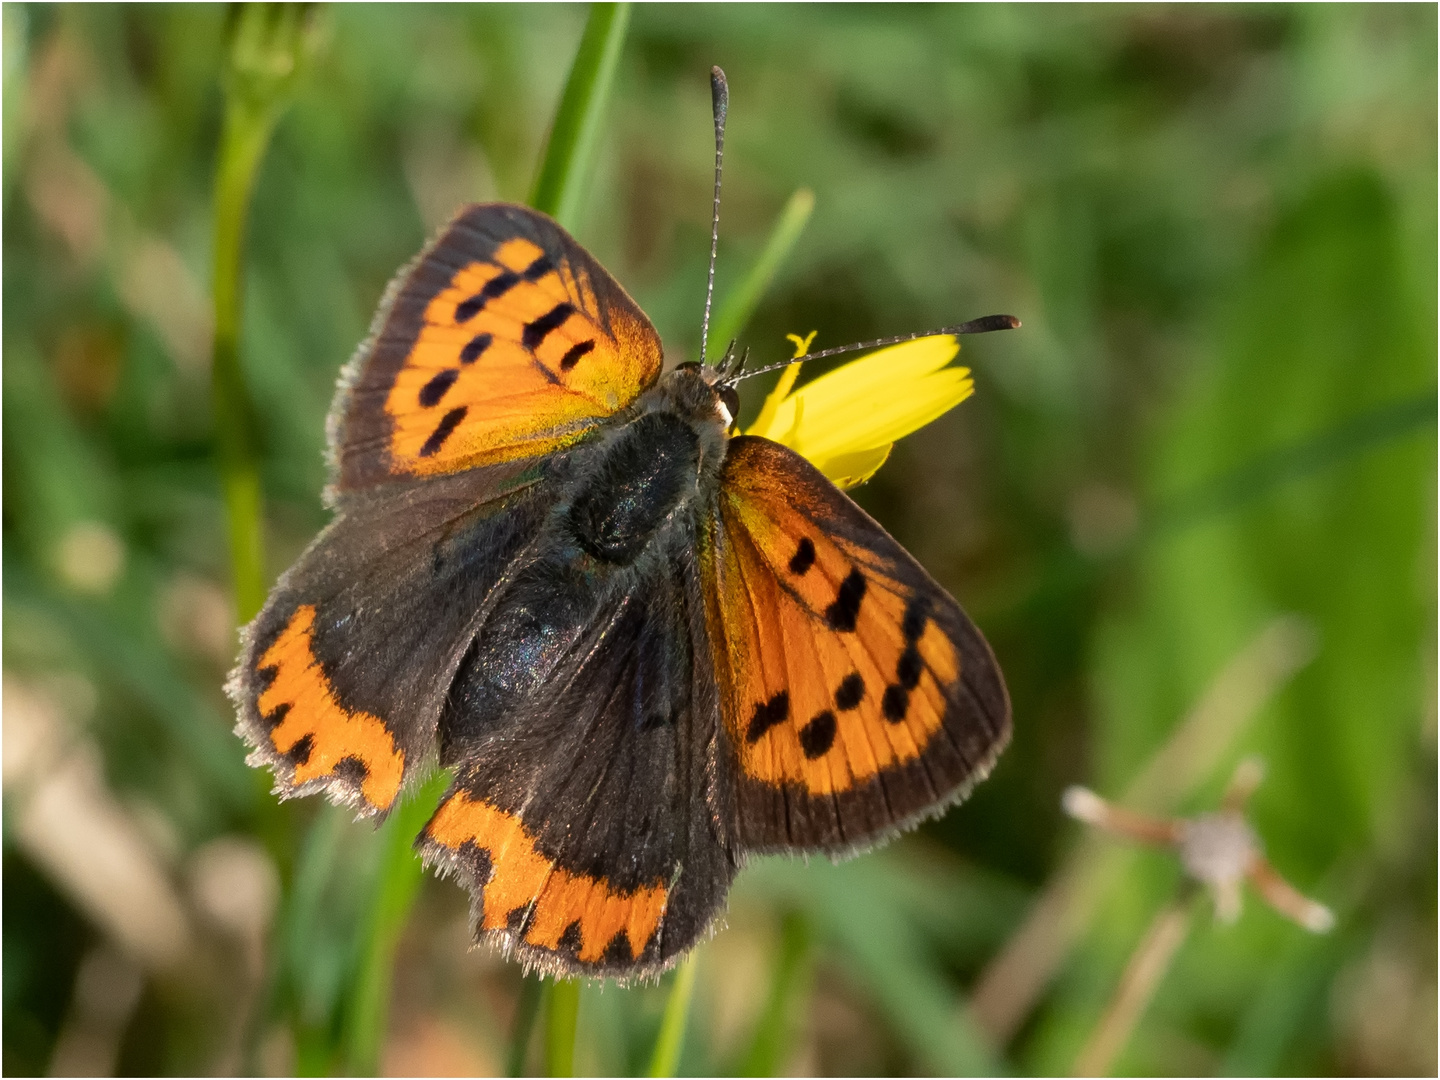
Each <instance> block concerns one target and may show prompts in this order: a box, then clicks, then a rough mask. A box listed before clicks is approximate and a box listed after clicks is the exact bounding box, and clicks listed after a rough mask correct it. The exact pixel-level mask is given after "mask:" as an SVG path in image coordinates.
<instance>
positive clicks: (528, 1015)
mask: <svg viewBox="0 0 1440 1080" xmlns="http://www.w3.org/2000/svg"><path fill="white" fill-rule="evenodd" d="M544 996H545V982H544V980H542V979H540V978H539V977H538V976H537V977H536V978H533V979H532V978H529V977H528V976H527V977H526V978H525V980H524V981H523V982H522V983H521V984H520V1000H519V1001H518V1002H516V1005H515V1026H514V1027H513V1028H511V1030H510V1050H509V1053H508V1054H506V1057H505V1075H506V1076H523V1075H524V1074H525V1059H526V1057H528V1056H529V1054H530V1036H531V1035H533V1034H534V1033H535V1019H536V1017H538V1016H539V1015H540V1002H541V1000H542V999H543V997H544Z"/></svg>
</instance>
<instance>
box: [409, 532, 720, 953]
mask: <svg viewBox="0 0 1440 1080" xmlns="http://www.w3.org/2000/svg"><path fill="white" fill-rule="evenodd" d="M667 546H670V545H657V548H659V547H667ZM689 559H690V556H689V553H688V546H687V545H685V544H679V543H677V544H675V545H673V550H671V551H670V552H669V553H668V554H667V553H664V552H662V551H659V550H656V551H652V552H649V553H647V554H645V555H644V556H642V557H641V559H640V560H638V561H637V563H636V564H635V566H634V567H633V568H631V569H629V570H627V571H625V572H623V573H622V574H620V575H617V576H616V577H615V578H613V579H611V580H609V581H603V582H597V580H595V579H594V578H592V577H590V576H588V575H587V574H586V572H585V571H583V570H582V569H579V568H578V567H579V566H580V565H582V564H583V562H584V560H583V559H581V560H579V561H578V562H577V561H576V560H573V559H567V558H564V557H562V556H559V555H557V556H556V557H555V558H554V559H553V560H546V561H542V562H541V563H538V564H536V565H534V566H533V567H531V568H529V569H528V570H527V571H525V572H524V573H522V574H521V575H519V576H518V577H517V579H516V580H515V581H514V582H513V583H512V584H510V585H508V586H507V587H506V590H505V595H504V596H503V597H502V598H501V599H500V600H499V601H498V603H497V605H496V607H495V610H494V613H493V615H492V616H491V617H490V618H489V619H488V620H487V622H486V625H485V627H484V629H483V630H482V631H481V633H480V635H479V637H478V638H477V639H476V641H475V643H474V645H473V646H472V648H471V650H470V652H469V653H468V654H467V655H466V657H465V660H464V662H463V663H462V664H461V667H460V670H459V673H458V676H457V678H456V680H455V683H454V686H453V688H452V691H451V695H450V698H449V701H448V703H447V705H446V709H445V714H444V718H443V720H442V723H441V743H442V762H444V763H445V764H453V765H454V767H455V770H456V775H455V782H454V785H453V786H452V788H451V789H450V791H449V792H448V793H447V795H446V796H445V799H444V800H443V802H442V803H441V805H440V807H439V809H438V810H437V811H436V814H435V816H434V817H433V818H432V819H431V821H430V823H429V824H428V825H427V826H426V828H425V831H424V832H423V833H422V834H421V838H420V846H421V849H422V851H423V853H424V856H425V859H426V861H427V862H429V863H433V864H437V865H439V866H440V867H442V869H443V870H444V871H447V872H453V873H455V874H457V875H458V876H459V877H460V878H461V880H462V881H464V882H465V884H466V885H467V886H468V887H469V888H470V890H471V893H472V897H473V903H472V909H471V910H472V919H473V922H474V924H475V931H476V935H477V937H478V938H480V939H481V940H488V941H491V942H492V943H495V944H498V945H500V946H501V947H502V948H504V949H506V950H507V951H510V952H514V953H515V954H518V956H519V958H520V959H521V960H522V961H524V962H526V963H528V964H533V965H535V966H536V967H538V968H540V969H541V970H544V971H549V972H555V973H563V974H572V975H573V974H583V975H608V976H614V977H617V978H622V979H623V978H629V977H632V976H635V975H643V974H651V973H655V972H658V971H660V970H662V969H663V968H665V967H667V966H669V965H670V964H671V963H673V962H674V961H675V960H676V959H677V958H678V957H679V956H680V955H681V954H682V953H683V952H684V951H685V950H686V949H688V948H689V947H690V946H692V945H693V944H694V943H695V942H696V940H697V939H698V938H699V936H700V934H701V933H702V932H703V931H704V930H705V929H706V928H707V927H708V926H709V924H710V922H711V921H712V919H713V918H714V916H715V914H716V913H717V912H718V911H719V909H720V906H721V904H722V903H723V901H724V898H725V893H726V891H727V890H728V888H729V885H730V882H731V879H732V878H733V876H734V873H735V869H736V859H735V852H734V849H733V844H731V843H729V842H728V840H727V838H726V837H725V836H724V835H722V834H721V832H720V823H721V822H722V821H726V820H729V818H730V816H731V814H732V813H733V810H732V809H731V808H729V807H728V806H722V805H720V803H719V802H718V801H717V800H718V799H719V794H718V788H717V785H716V783H715V778H714V773H713V770H714V762H715V754H716V744H717V739H718V737H719V731H718V707H717V702H716V698H715V683H714V676H713V673H712V672H711V670H710V658H709V655H708V651H707V647H706V645H705V638H704V615H703V610H704V607H703V601H702V599H701V597H700V595H699V591H698V579H697V576H696V574H695V572H694V569H693V567H692V565H691V564H690V562H689Z"/></svg>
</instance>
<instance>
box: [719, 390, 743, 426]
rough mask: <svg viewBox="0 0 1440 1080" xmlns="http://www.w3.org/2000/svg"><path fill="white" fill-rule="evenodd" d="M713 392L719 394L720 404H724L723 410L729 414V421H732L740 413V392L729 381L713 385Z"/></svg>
mask: <svg viewBox="0 0 1440 1080" xmlns="http://www.w3.org/2000/svg"><path fill="white" fill-rule="evenodd" d="M715 393H717V394H719V395H720V404H721V405H723V406H725V411H726V412H727V413H729V414H730V417H729V419H730V422H731V423H734V421H735V418H736V417H737V416H739V415H740V392H739V391H738V390H736V389H735V387H733V386H731V385H730V384H729V383H721V384H720V385H719V386H717V387H715Z"/></svg>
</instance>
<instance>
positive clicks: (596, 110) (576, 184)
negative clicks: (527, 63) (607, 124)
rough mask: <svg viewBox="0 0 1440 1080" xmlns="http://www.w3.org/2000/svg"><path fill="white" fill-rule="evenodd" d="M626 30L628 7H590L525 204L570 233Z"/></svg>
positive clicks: (592, 156) (592, 158)
mask: <svg viewBox="0 0 1440 1080" xmlns="http://www.w3.org/2000/svg"><path fill="white" fill-rule="evenodd" d="M629 25H630V5H629V4H591V5H590V18H589V20H588V21H587V22H586V23H585V33H584V35H583V36H582V37H581V38H580V48H579V50H578V51H577V52H576V54H575V63H574V64H573V65H572V66H571V68H570V78H569V79H568V80H567V81H566V83H565V92H564V93H563V94H562V95H561V97H560V107H559V109H558V110H557V111H556V113H555V122H554V123H553V124H552V125H551V126H550V140H549V142H548V143H547V144H546V147H545V157H544V159H543V160H542V161H541V164H540V171H539V173H537V174H536V177H535V187H534V189H533V190H532V191H531V193H530V205H531V206H533V207H534V208H535V209H536V210H539V211H542V212H543V213H546V214H549V215H550V216H551V217H553V218H554V219H555V220H556V221H558V222H559V223H560V224H561V225H563V226H565V228H567V229H570V230H571V231H574V229H575V226H576V218H577V216H578V215H579V212H580V206H581V199H582V197H583V195H584V193H585V187H586V184H587V183H588V182H589V179H590V173H591V166H592V165H593V164H594V160H595V147H596V145H597V144H598V143H599V139H600V124H601V120H602V119H603V118H604V114H605V106H606V104H608V102H609V100H610V89H611V86H612V84H613V83H614V81H615V68H616V66H617V65H618V63H619V60H620V50H621V47H622V46H623V45H624V43H625V31H626V30H627V29H628V27H629Z"/></svg>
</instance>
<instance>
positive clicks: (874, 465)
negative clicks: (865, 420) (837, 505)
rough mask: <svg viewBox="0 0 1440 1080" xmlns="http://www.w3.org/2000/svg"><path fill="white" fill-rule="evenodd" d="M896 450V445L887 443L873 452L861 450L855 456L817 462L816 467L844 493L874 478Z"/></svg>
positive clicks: (842, 455)
mask: <svg viewBox="0 0 1440 1080" xmlns="http://www.w3.org/2000/svg"><path fill="white" fill-rule="evenodd" d="M894 448H895V444H894V443H886V444H885V445H884V446H877V447H875V448H874V449H872V450H859V451H857V452H855V453H853V454H841V455H840V456H839V457H833V458H827V459H826V460H824V461H817V462H815V463H814V465H815V467H816V468H817V469H819V470H820V471H821V472H823V473H824V474H825V475H826V476H827V477H828V478H829V479H830V482H831V483H832V484H834V485H835V486H836V487H838V488H840V489H841V490H842V491H843V490H844V489H845V488H852V487H855V486H856V485H857V484H863V483H865V481H866V480H869V479H870V478H871V477H872V476H874V475H875V474H876V472H878V471H879V469H880V466H881V465H884V464H885V459H886V458H888V457H889V456H890V451H891V450H893V449H894Z"/></svg>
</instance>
